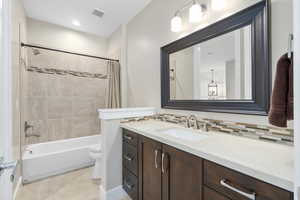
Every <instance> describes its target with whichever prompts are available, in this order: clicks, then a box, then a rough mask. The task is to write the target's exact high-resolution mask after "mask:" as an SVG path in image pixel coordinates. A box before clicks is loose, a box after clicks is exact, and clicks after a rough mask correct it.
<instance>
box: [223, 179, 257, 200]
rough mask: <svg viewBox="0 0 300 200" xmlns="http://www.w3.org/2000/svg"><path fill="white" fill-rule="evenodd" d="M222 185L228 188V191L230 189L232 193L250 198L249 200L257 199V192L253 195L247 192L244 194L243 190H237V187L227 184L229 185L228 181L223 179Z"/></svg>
mask: <svg viewBox="0 0 300 200" xmlns="http://www.w3.org/2000/svg"><path fill="white" fill-rule="evenodd" d="M220 184H221V185H222V186H224V187H226V188H228V189H230V190H232V191H234V192H236V193H238V194H240V195H242V196H244V197H246V198H248V199H251V200H255V199H256V193H255V192H253V193H251V194H249V193H246V192H243V191H241V190H239V189H237V188H235V187H232V186H231V185H229V184H227V183H226V179H222V180H221V181H220Z"/></svg>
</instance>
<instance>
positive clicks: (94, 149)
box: [89, 144, 102, 179]
mask: <svg viewBox="0 0 300 200" xmlns="http://www.w3.org/2000/svg"><path fill="white" fill-rule="evenodd" d="M89 151H90V157H91V158H92V159H93V160H95V167H94V169H93V173H92V179H101V178H102V175H101V173H102V148H101V144H97V145H94V146H91V147H90V149H89Z"/></svg>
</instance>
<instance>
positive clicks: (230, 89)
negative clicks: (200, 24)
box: [161, 0, 271, 115]
mask: <svg viewBox="0 0 300 200" xmlns="http://www.w3.org/2000/svg"><path fill="white" fill-rule="evenodd" d="M268 15H269V2H268V1H267V0H266V1H262V2H259V3H257V4H255V5H253V6H251V7H249V8H247V9H245V10H242V11H240V12H238V13H236V14H234V15H232V16H230V17H227V18H225V19H223V20H221V21H218V22H216V23H214V24H212V25H210V26H208V27H206V28H204V29H202V30H199V31H197V32H194V33H192V34H191V35H188V36H186V37H184V38H182V39H179V40H177V41H175V42H172V43H170V44H168V45H166V46H164V47H162V48H161V105H162V108H165V109H177V110H193V111H203V112H223V113H237V114H253V115H267V113H268V108H269V103H270V93H271V67H270V61H269V57H270V56H269V54H270V52H269V21H268V20H269V16H268Z"/></svg>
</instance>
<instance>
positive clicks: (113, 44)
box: [107, 26, 122, 59]
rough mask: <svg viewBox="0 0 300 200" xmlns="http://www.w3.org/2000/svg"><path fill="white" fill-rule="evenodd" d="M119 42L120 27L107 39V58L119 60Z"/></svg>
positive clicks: (120, 37)
mask: <svg viewBox="0 0 300 200" xmlns="http://www.w3.org/2000/svg"><path fill="white" fill-rule="evenodd" d="M121 40H122V26H120V27H119V28H118V29H117V30H116V31H115V32H113V33H112V34H111V36H110V37H109V38H108V45H107V56H108V57H109V58H115V59H120V58H121Z"/></svg>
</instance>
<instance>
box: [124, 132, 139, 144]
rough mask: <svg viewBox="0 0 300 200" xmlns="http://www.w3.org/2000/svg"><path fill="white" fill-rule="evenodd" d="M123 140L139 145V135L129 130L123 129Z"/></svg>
mask: <svg viewBox="0 0 300 200" xmlns="http://www.w3.org/2000/svg"><path fill="white" fill-rule="evenodd" d="M123 141H124V142H126V143H128V144H131V145H133V146H135V147H137V145H138V135H137V134H136V133H133V132H131V131H129V130H126V129H123Z"/></svg>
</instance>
